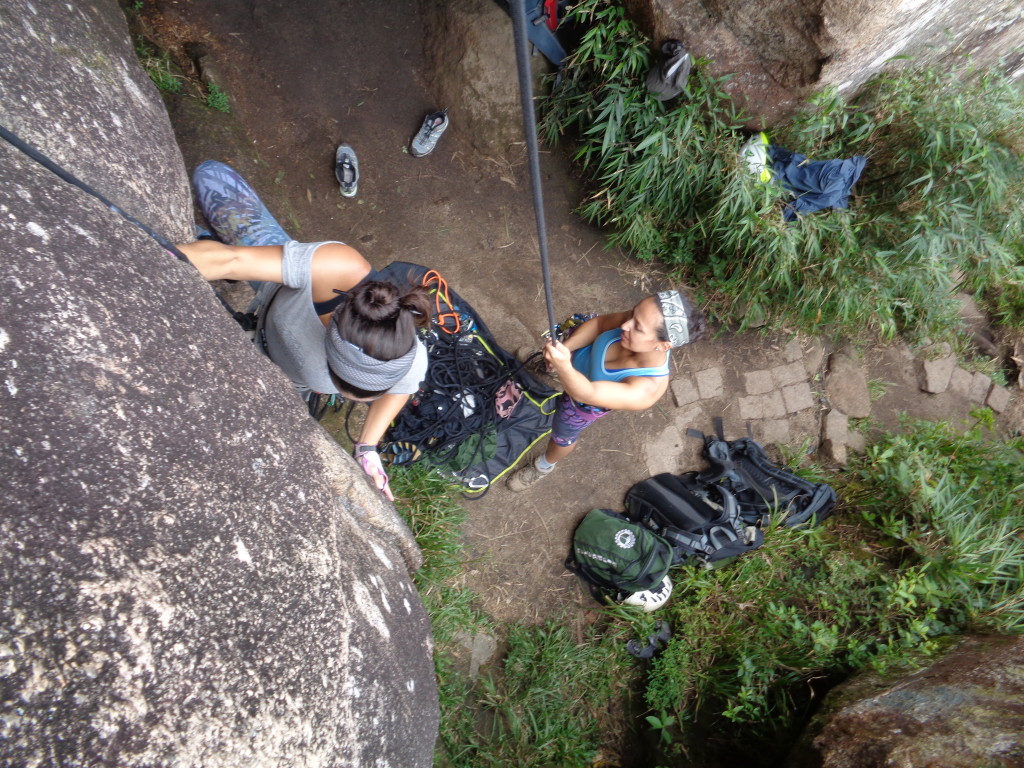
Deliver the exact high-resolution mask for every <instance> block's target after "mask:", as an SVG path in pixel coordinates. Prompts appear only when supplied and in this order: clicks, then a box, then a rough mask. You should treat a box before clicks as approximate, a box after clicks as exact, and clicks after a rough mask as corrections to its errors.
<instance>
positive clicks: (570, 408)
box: [551, 393, 610, 448]
mask: <svg viewBox="0 0 1024 768" xmlns="http://www.w3.org/2000/svg"><path fill="white" fill-rule="evenodd" d="M609 412H610V409H608V408H598V407H597V406H596V405H586V404H585V403H578V402H576V401H575V400H573V399H572V398H571V397H569V396H568V395H566V394H564V393H563V394H562V395H561V396H560V397H559V398H558V404H557V406H556V410H555V421H554V424H553V425H552V427H551V440H552V442H553V443H554V444H555V445H560V446H562V447H563V448H565V447H567V446H570V445H572V444H573V443H575V442H576V441H577V440H578V439H579V437H580V432H582V431H583V430H584V429H586V428H587V427H589V426H590V425H591V424H593V423H594V422H595V421H597V420H598V419H600V418H601V417H602V416H604V415H605V414H606V413H609Z"/></svg>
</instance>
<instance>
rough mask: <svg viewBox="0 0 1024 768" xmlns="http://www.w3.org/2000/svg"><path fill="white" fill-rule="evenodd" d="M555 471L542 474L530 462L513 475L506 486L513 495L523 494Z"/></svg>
mask: <svg viewBox="0 0 1024 768" xmlns="http://www.w3.org/2000/svg"><path fill="white" fill-rule="evenodd" d="M554 471H555V470H553V469H549V470H548V471H547V472H541V471H540V470H539V469H537V465H536V464H535V463H534V462H532V461H531V462H530V463H529V464H527V465H526V466H525V467H522V468H520V469H519V470H517V471H516V472H515V474H513V475H512V476H511V477H510V478H509V479H508V482H507V483H505V485H506V486H507V487H508V489H509V490H510V491H512V493H521V492H522V491H525V490H526V489H527V488H529V487H530V486H531V485H534V484H536V482H537V481H538V480H540V479H541V478H544V477H547V476H548V475H550V474H551V473H552V472H554Z"/></svg>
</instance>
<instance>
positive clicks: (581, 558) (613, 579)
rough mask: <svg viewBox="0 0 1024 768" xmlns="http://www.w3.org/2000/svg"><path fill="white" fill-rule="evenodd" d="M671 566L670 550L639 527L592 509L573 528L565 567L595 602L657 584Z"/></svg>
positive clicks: (658, 537)
mask: <svg viewBox="0 0 1024 768" xmlns="http://www.w3.org/2000/svg"><path fill="white" fill-rule="evenodd" d="M671 566H672V547H671V546H670V545H669V543H668V542H667V541H665V539H663V538H662V537H661V536H659V535H658V534H656V533H654V532H653V531H651V530H650V529H648V528H645V527H644V526H642V525H639V524H637V523H634V522H632V521H631V520H628V519H627V518H625V517H624V516H622V515H620V514H618V513H616V512H612V511H610V510H607V509H592V510H590V512H588V513H587V516H586V517H584V518H583V521H582V522H581V523H580V524H579V525H578V526H577V527H576V532H575V533H574V534H573V539H572V551H571V552H570V553H569V557H568V558H567V559H566V561H565V567H566V568H568V569H569V570H570V571H572V572H573V573H575V574H576V575H577V576H579V577H580V578H581V579H582V580H583V581H584V582H585V583H586V584H587V585H588V586H589V587H590V591H591V593H593V595H594V597H596V598H597V599H598V600H601V601H602V602H604V598H605V597H611V598H612V599H613V600H616V601H621V600H623V599H625V598H626V597H627V596H628V595H631V594H633V593H634V592H642V591H644V590H649V589H651V588H652V587H654V586H656V585H658V584H660V583H661V581H662V580H663V579H664V578H665V576H666V574H667V573H668V569H669V568H670V567H671Z"/></svg>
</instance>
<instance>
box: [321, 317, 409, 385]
mask: <svg viewBox="0 0 1024 768" xmlns="http://www.w3.org/2000/svg"><path fill="white" fill-rule="evenodd" d="M325 347H326V350H327V364H328V365H329V366H330V368H331V370H332V371H334V375H335V376H337V377H338V378H339V379H341V380H342V381H343V382H345V383H348V384H351V385H352V386H353V387H358V388H359V389H362V390H365V391H367V392H382V391H384V390H386V389H390V388H391V387H393V386H394V385H395V384H397V383H398V382H399V381H400V380H401V378H402V377H403V376H405V374H406V373H408V372H409V369H410V368H412V363H413V360H414V359H415V357H416V340H415V339H413V342H412V346H411V347H409V351H408V352H406V353H405V354H404V355H402V356H401V357H396V358H395V359H394V360H378V359H377V358H375V357H370V356H369V355H368V354H366V353H365V352H363V350H361V349H360V348H359V347H357V346H356V345H355V344H353V343H352V342H349V341H345V340H344V339H343V338H341V334H339V333H338V326H337V325H335V324H334V323H331V325H330V327H329V328H328V330H327V336H326V344H325Z"/></svg>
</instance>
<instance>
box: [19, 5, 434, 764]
mask: <svg viewBox="0 0 1024 768" xmlns="http://www.w3.org/2000/svg"><path fill="white" fill-rule="evenodd" d="M0 67H2V69H3V71H4V73H5V74H4V77H3V79H2V80H0V124H3V125H4V126H5V127H7V128H10V129H12V130H14V132H15V133H17V134H19V135H20V136H21V137H22V138H24V139H26V140H28V141H29V142H31V143H32V144H35V145H36V146H38V147H40V148H41V149H43V150H44V151H45V152H46V153H47V154H49V155H50V156H51V157H53V158H54V159H55V160H57V161H58V162H60V163H61V164H62V165H65V166H66V167H67V168H68V169H69V170H71V171H72V172H73V173H75V174H76V175H78V176H80V177H81V178H83V179H84V180H86V181H87V182H89V183H90V184H92V185H93V186H95V187H96V188H97V189H99V190H100V191H101V192H103V194H105V195H106V196H108V197H109V198H111V199H112V200H114V201H116V202H117V203H118V204H120V205H121V206H122V207H123V208H124V209H125V210H128V211H130V212H131V213H133V214H134V215H135V216H136V217H137V218H139V219H140V220H143V221H145V222H146V223H147V224H149V225H150V226H152V227H153V228H154V229H157V230H159V231H162V232H164V233H165V234H167V235H168V236H169V237H170V238H171V239H174V240H180V239H184V238H185V237H186V236H187V235H188V234H189V233H190V231H191V224H192V221H191V211H190V202H189V193H188V187H187V184H186V176H185V172H184V168H183V167H182V162H181V157H180V154H179V152H178V150H177V148H176V146H175V144H174V139H173V135H172V133H171V129H170V126H169V124H168V121H167V118H166V114H165V113H164V112H163V108H162V106H161V104H160V101H159V97H158V94H157V93H156V90H155V89H154V88H153V86H152V85H151V84H150V83H149V82H148V80H147V78H146V76H145V74H144V73H142V72H141V70H140V69H139V67H138V64H137V62H136V61H135V59H134V54H133V52H132V49H131V45H130V44H129V42H128V39H127V29H126V26H125V23H124V19H123V17H122V16H121V12H120V10H119V9H118V6H117V5H116V3H115V2H113V0H100V2H96V3H90V4H79V3H68V4H65V3H51V2H47V3H32V4H29V3H28V2H27V1H22V0H13V1H12V2H8V3H6V4H5V7H4V11H3V14H2V17H0ZM0 212H2V216H0V230H2V232H3V240H2V242H3V259H2V266H0V279H2V281H3V286H4V290H3V293H2V295H0V366H2V373H0V381H2V384H3V386H2V387H0V399H2V402H0V431H2V433H3V435H4V440H3V451H2V454H0V473H2V476H3V477H4V483H3V485H2V488H0V496H2V504H3V514H2V515H0V674H2V678H3V686H2V690H3V697H2V700H0V763H2V764H4V765H56V764H59V765H64V766H86V765H90V766H91V765H119V766H164V765H168V766H169V765H195V766H228V765H240V766H241V765H245V766H262V765H274V766H279V765H322V766H368V765H381V766H384V765H392V766H429V765H431V763H432V752H433V745H434V740H435V737H436V733H437V722H438V711H437V692H436V687H435V682H434V672H433V663H432V658H431V650H432V648H431V639H430V628H429V624H428V621H427V617H426V615H425V612H424V610H423V608H422V605H421V604H420V601H419V599H418V596H417V594H416V592H415V589H414V588H413V586H412V584H411V581H410V578H409V570H410V569H411V568H415V567H417V566H418V564H419V553H418V551H417V550H416V547H415V543H414V542H413V540H412V538H411V535H410V534H409V532H408V530H407V529H406V528H405V526H404V525H403V524H402V523H401V521H400V520H399V519H398V518H397V516H396V515H395V513H394V510H393V508H392V507H390V505H388V504H386V503H385V502H384V501H383V500H382V499H381V497H380V495H379V494H378V493H377V492H376V491H374V490H372V489H371V488H370V487H369V486H368V484H367V482H366V481H365V479H364V478H363V476H362V473H361V472H360V471H359V470H358V468H356V467H355V464H354V462H353V461H352V460H351V459H350V458H349V457H347V456H346V455H345V453H344V452H343V451H342V450H341V449H340V448H339V446H337V445H336V444H335V443H334V442H333V441H332V440H331V439H330V437H329V436H328V435H327V434H326V433H325V432H324V431H323V430H322V429H321V428H320V427H319V426H318V425H316V424H315V423H314V422H313V421H312V420H310V419H309V417H308V416H307V415H306V414H305V409H304V406H303V404H302V402H301V401H300V400H299V398H298V397H297V395H296V394H295V391H294V389H293V388H292V387H291V384H290V383H289V382H288V380H287V379H286V377H285V376H284V375H283V374H282V373H281V372H280V371H279V370H277V368H276V367H275V366H274V365H273V364H271V363H270V362H269V361H268V360H266V359H264V358H262V357H260V356H259V355H258V354H257V353H256V352H255V351H254V350H253V348H252V346H251V345H250V344H249V343H248V342H247V340H246V338H245V336H244V334H242V332H241V331H240V329H239V328H238V327H237V326H236V325H235V324H234V322H233V321H232V320H231V319H230V318H229V317H228V316H227V315H226V314H225V312H224V311H223V309H221V307H220V305H219V304H218V303H217V302H216V300H215V298H214V297H213V295H212V293H211V291H210V288H209V287H208V286H207V285H206V283H205V282H204V281H203V280H202V278H201V277H200V276H199V275H198V274H197V273H196V272H195V271H194V270H193V269H192V268H191V267H190V266H188V265H187V264H183V263H181V262H178V261H176V260H175V259H174V258H173V257H172V256H170V255H169V254H168V253H166V252H165V251H164V250H163V249H162V248H161V247H159V246H158V245H157V244H156V243H155V242H154V241H152V240H151V239H150V238H148V237H147V236H146V235H144V234H142V233H141V231H140V230H139V229H137V228H136V227H134V226H133V225H131V224H129V223H127V222H126V221H124V220H123V219H122V218H121V217H120V216H118V215H117V214H115V213H113V212H112V211H110V210H108V209H107V208H106V207H105V206H103V205H102V204H100V203H99V202H97V201H96V200H95V199H94V198H92V197H90V196H88V195H86V194H84V193H83V192H81V191H80V190H78V189H77V188H75V187H73V186H71V185H70V184H67V183H65V182H64V181H62V180H61V179H59V178H58V177H57V176H55V175H54V174H52V173H50V172H49V171H47V170H45V169H44V168H43V167H41V166H40V165H39V164H37V163H35V162H33V161H32V160H30V159H28V158H27V157H26V156H25V155H23V154H22V153H20V152H18V151H17V150H15V149H14V148H13V147H12V146H10V145H9V144H8V143H7V142H3V141H0Z"/></svg>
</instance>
